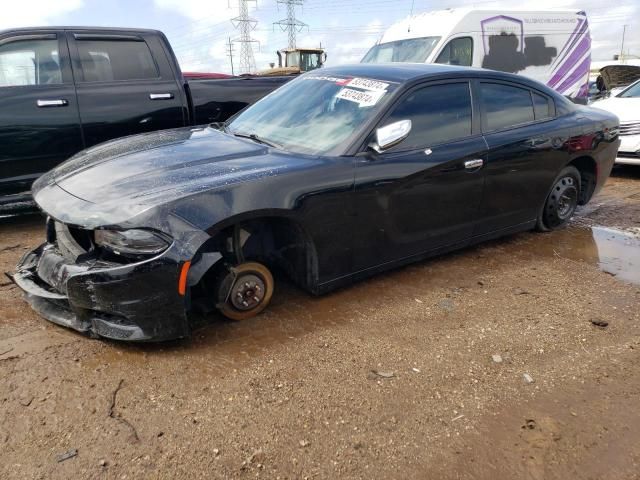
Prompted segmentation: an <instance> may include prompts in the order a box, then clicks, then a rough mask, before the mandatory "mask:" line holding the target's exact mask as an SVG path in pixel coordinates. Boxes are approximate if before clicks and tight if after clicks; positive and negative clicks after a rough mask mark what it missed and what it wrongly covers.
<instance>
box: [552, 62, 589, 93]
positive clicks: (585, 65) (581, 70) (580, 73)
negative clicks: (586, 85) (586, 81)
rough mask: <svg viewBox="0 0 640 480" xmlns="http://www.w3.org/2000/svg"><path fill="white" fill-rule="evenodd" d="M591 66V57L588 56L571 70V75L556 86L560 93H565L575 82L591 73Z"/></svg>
mask: <svg viewBox="0 0 640 480" xmlns="http://www.w3.org/2000/svg"><path fill="white" fill-rule="evenodd" d="M590 66H591V57H590V56H589V57H587V58H585V59H584V61H583V62H582V63H581V64H580V65H578V67H576V69H575V70H574V71H573V72H571V75H569V76H568V77H567V79H566V80H565V81H564V82H562V84H561V85H560V86H559V87H558V88H556V90H557V91H558V92H559V93H564V92H565V91H566V90H568V89H569V87H571V86H572V85H573V84H575V83H576V82H577V81H578V80H580V79H582V78H584V77H585V76H586V75H587V74H588V73H589V67H590Z"/></svg>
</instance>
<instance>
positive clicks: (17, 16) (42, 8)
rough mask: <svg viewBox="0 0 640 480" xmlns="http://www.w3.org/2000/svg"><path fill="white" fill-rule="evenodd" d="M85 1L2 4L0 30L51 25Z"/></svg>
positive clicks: (35, 0) (36, 0)
mask: <svg viewBox="0 0 640 480" xmlns="http://www.w3.org/2000/svg"><path fill="white" fill-rule="evenodd" d="M83 4H84V1H83V0H20V1H7V2H2V15H0V29H2V28H17V27H35V26H39V25H50V24H51V21H52V19H53V18H56V17H61V16H62V15H64V14H67V13H69V12H72V11H74V10H78V9H79V8H81V7H82V6H83Z"/></svg>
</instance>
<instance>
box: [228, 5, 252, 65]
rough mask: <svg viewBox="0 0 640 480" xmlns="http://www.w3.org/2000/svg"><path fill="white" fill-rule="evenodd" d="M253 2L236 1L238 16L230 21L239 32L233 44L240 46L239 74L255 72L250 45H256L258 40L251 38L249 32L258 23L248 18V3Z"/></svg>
mask: <svg viewBox="0 0 640 480" xmlns="http://www.w3.org/2000/svg"><path fill="white" fill-rule="evenodd" d="M255 1H256V0H238V10H239V15H238V16H237V17H235V18H232V19H231V23H232V24H233V26H234V27H235V28H236V29H237V30H240V37H238V38H236V39H234V42H237V43H239V44H240V73H252V72H254V71H255V70H256V61H255V59H254V58H253V45H252V43H258V40H255V39H253V38H251V30H255V28H256V24H257V23H258V21H257V20H256V19H255V18H251V17H250V16H249V2H255Z"/></svg>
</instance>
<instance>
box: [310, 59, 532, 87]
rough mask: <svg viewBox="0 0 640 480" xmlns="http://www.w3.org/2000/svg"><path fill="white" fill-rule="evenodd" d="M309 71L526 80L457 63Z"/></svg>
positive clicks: (396, 78) (404, 78)
mask: <svg viewBox="0 0 640 480" xmlns="http://www.w3.org/2000/svg"><path fill="white" fill-rule="evenodd" d="M310 74H311V75H314V74H315V75H323V76H326V75H340V76H350V77H353V76H359V77H366V78H372V79H376V80H383V81H387V82H397V83H406V82H409V81H412V80H418V79H423V78H429V77H446V78H454V77H490V78H498V79H504V80H516V81H520V82H523V83H527V81H526V80H525V79H524V78H523V77H522V76H518V75H513V74H509V73H503V72H497V71H494V70H486V69H483V68H473V67H459V66H454V65H442V64H438V63H356V64H352V65H340V66H336V67H326V68H323V69H321V70H314V71H313V72H311V73H310ZM308 75H309V74H308Z"/></svg>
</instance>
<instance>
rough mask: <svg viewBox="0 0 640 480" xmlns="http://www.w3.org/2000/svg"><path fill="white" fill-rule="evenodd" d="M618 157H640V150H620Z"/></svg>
mask: <svg viewBox="0 0 640 480" xmlns="http://www.w3.org/2000/svg"><path fill="white" fill-rule="evenodd" d="M618 157H620V158H640V153H638V152H618Z"/></svg>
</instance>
